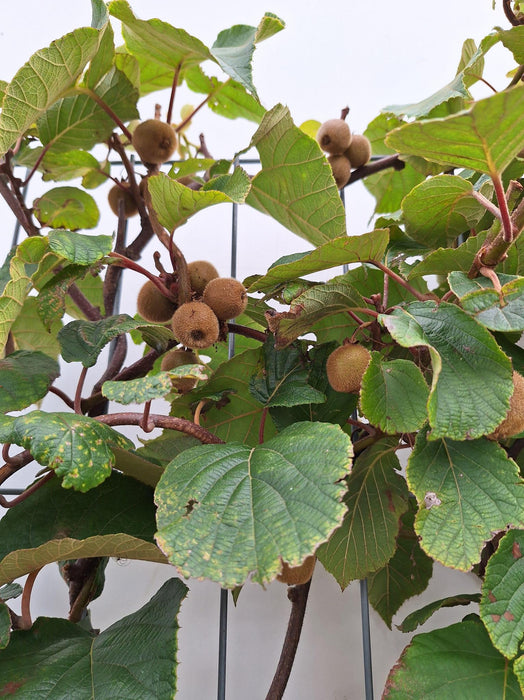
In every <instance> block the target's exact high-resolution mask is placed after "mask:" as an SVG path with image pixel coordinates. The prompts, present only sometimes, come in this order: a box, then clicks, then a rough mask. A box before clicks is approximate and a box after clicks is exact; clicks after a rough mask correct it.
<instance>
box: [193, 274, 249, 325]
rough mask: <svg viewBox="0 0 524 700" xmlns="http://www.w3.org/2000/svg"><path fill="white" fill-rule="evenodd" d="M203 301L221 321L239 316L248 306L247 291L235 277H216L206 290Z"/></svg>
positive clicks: (207, 285)
mask: <svg viewBox="0 0 524 700" xmlns="http://www.w3.org/2000/svg"><path fill="white" fill-rule="evenodd" d="M202 300H203V301H204V302H205V303H206V304H207V305H208V306H210V307H211V308H212V309H213V311H214V312H215V314H216V315H217V317H218V318H219V319H220V320H221V321H227V320H228V319H230V318H235V316H239V315H240V314H241V313H242V312H243V311H244V309H245V308H246V306H247V290H246V288H245V287H244V285H243V284H242V282H239V281H238V280H236V279H234V278H233V277H216V278H215V279H212V280H210V281H209V282H208V283H207V284H206V287H205V289H204V294H203V296H202Z"/></svg>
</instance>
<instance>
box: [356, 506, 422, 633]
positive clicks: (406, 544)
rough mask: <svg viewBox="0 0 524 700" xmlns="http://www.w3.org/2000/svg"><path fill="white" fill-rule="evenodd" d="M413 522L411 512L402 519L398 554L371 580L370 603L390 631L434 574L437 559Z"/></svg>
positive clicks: (370, 577) (398, 537) (369, 582)
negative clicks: (420, 539)
mask: <svg viewBox="0 0 524 700" xmlns="http://www.w3.org/2000/svg"><path fill="white" fill-rule="evenodd" d="M413 500H414V499H413V498H412V499H411V501H413ZM413 520H414V511H413V509H410V510H408V511H407V512H406V513H404V515H403V516H402V518H401V521H400V530H399V533H398V536H397V549H396V551H395V554H394V555H393V556H392V557H391V559H390V560H389V561H388V562H387V564H386V565H385V566H384V567H382V569H379V570H378V571H375V572H374V573H372V574H370V575H369V577H368V588H369V602H370V603H371V605H372V606H373V608H374V609H375V610H376V611H377V612H378V614H379V615H380V617H381V618H382V619H383V620H384V622H385V623H386V625H387V626H388V627H389V628H390V629H391V621H392V618H393V615H394V614H395V613H396V612H397V610H398V609H399V608H400V606H401V605H402V604H403V603H404V602H405V601H406V600H408V599H409V598H412V597H413V596H415V595H419V594H420V593H422V592H423V591H425V590H426V587H427V585H428V583H429V580H430V579H431V574H432V571H433V560H432V559H430V558H429V557H428V556H427V554H426V553H425V552H424V551H423V550H422V549H421V548H420V545H419V542H418V537H417V534H416V533H415V531H414V529H413Z"/></svg>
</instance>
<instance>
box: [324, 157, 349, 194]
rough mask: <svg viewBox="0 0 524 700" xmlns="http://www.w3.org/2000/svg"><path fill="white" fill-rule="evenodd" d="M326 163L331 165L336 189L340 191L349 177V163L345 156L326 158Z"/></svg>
mask: <svg viewBox="0 0 524 700" xmlns="http://www.w3.org/2000/svg"><path fill="white" fill-rule="evenodd" d="M328 163H329V164H330V165H331V170H332V172H333V177H334V178H335V182H336V183H337V187H338V189H339V190H341V189H342V188H343V187H344V186H345V185H347V183H348V180H349V176H350V175H351V163H350V161H349V159H348V158H347V157H346V156H345V155H342V156H328Z"/></svg>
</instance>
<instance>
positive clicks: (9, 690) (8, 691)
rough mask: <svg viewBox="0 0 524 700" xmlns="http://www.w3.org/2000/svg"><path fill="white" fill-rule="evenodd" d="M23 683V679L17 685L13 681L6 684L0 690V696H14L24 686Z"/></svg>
mask: <svg viewBox="0 0 524 700" xmlns="http://www.w3.org/2000/svg"><path fill="white" fill-rule="evenodd" d="M24 683H25V679H24V680H23V681H19V682H18V683H15V682H14V681H10V682H9V683H6V684H5V685H4V687H3V688H2V689H1V690H0V696H1V697H4V696H6V695H14V694H15V693H16V692H17V691H18V690H19V689H20V688H21V687H22V686H23V685H24Z"/></svg>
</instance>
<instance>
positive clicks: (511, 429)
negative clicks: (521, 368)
mask: <svg viewBox="0 0 524 700" xmlns="http://www.w3.org/2000/svg"><path fill="white" fill-rule="evenodd" d="M513 386H514V389H513V394H512V395H511V398H510V400H509V410H508V412H507V413H506V417H505V418H504V420H503V421H502V423H501V424H500V425H499V426H497V427H496V428H495V430H494V431H493V432H492V433H491V435H490V436H489V437H492V438H494V439H495V440H504V438H509V437H511V436H512V435H516V434H517V433H521V432H522V431H523V430H524V377H523V376H522V375H521V374H519V373H518V372H515V371H514V372H513Z"/></svg>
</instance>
